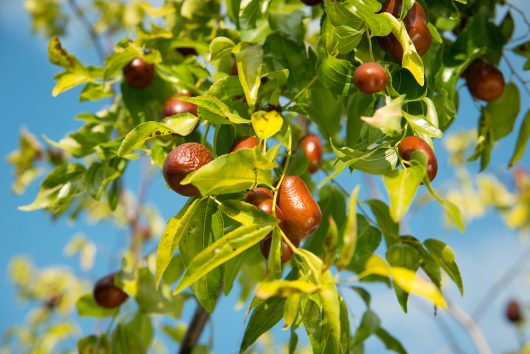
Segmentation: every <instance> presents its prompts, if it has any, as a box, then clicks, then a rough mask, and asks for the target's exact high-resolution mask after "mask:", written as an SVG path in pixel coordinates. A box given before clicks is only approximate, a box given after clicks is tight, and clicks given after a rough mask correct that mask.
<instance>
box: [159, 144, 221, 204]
mask: <svg viewBox="0 0 530 354" xmlns="http://www.w3.org/2000/svg"><path fill="white" fill-rule="evenodd" d="M212 160H213V157H212V154H210V151H208V149H207V148H206V147H204V146H203V145H201V144H199V143H185V144H182V145H179V146H177V147H176V148H174V149H173V150H172V151H171V152H170V153H169V154H168V155H167V157H166V160H165V161H164V168H163V173H164V179H165V180H166V183H167V184H168V186H169V187H170V188H171V189H173V190H174V191H175V192H177V193H178V194H181V195H184V196H187V197H190V196H193V195H196V194H199V190H198V189H197V188H196V187H195V186H193V185H192V184H180V182H181V181H182V180H183V179H184V178H185V177H186V176H187V175H188V174H189V173H190V172H193V171H196V170H198V169H199V168H201V167H202V166H204V165H206V164H207V163H208V162H210V161H212Z"/></svg>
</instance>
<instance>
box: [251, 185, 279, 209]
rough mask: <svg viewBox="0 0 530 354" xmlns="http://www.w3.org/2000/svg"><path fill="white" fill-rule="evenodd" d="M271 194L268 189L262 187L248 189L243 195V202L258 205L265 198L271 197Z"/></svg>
mask: <svg viewBox="0 0 530 354" xmlns="http://www.w3.org/2000/svg"><path fill="white" fill-rule="evenodd" d="M272 198H273V194H272V191H271V190H270V189H267V188H263V187H257V188H254V189H252V190H250V191H248V193H247V195H246V196H245V202H247V203H250V204H253V205H258V204H259V203H261V202H262V201H264V200H265V199H272Z"/></svg>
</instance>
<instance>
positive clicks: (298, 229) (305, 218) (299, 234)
mask: <svg viewBox="0 0 530 354" xmlns="http://www.w3.org/2000/svg"><path fill="white" fill-rule="evenodd" d="M278 206H279V207H280V209H282V212H283V216H284V223H283V230H284V231H285V234H286V235H287V236H288V237H289V238H291V239H293V238H294V239H297V240H301V239H303V238H305V237H307V236H310V235H312V234H313V233H314V232H315V231H316V230H317V229H318V227H319V226H320V223H321V222H322V213H321V211H320V207H319V205H318V203H317V202H316V201H315V200H314V199H313V196H312V195H311V192H310V191H309V189H308V188H307V186H306V184H305V183H304V181H303V180H302V179H301V178H300V177H297V176H285V178H284V179H283V181H282V184H281V186H280V191H279V194H278Z"/></svg>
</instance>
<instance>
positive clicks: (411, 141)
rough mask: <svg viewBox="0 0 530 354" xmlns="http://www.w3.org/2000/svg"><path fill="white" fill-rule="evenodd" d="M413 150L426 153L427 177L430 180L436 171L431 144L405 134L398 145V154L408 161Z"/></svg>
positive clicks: (435, 160)
mask: <svg viewBox="0 0 530 354" xmlns="http://www.w3.org/2000/svg"><path fill="white" fill-rule="evenodd" d="M415 151H421V152H423V153H424V154H425V155H427V177H428V178H429V182H431V181H432V180H433V179H434V177H436V173H437V172H438V160H437V159H436V155H435V154H434V151H433V150H432V148H431V146H430V145H429V144H427V142H426V141H425V140H423V139H421V138H418V137H417V136H407V137H406V138H405V139H403V140H402V141H401V143H400V144H399V146H398V152H399V156H401V158H402V159H403V160H405V161H410V157H411V156H412V153H413V152H415Z"/></svg>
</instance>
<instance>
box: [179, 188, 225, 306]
mask: <svg viewBox="0 0 530 354" xmlns="http://www.w3.org/2000/svg"><path fill="white" fill-rule="evenodd" d="M216 211H217V206H216V204H215V203H214V201H213V200H211V199H209V198H205V199H201V200H200V201H199V204H197V206H196V207H195V208H194V211H193V213H192V214H190V215H189V216H188V215H187V218H188V222H189V223H190V226H189V228H188V232H186V233H184V236H183V237H182V238H181V240H180V242H179V250H180V254H181V256H182V259H183V261H184V264H185V265H186V266H189V264H190V263H191V262H192V261H193V259H194V258H195V257H196V256H197V255H198V254H199V253H200V252H202V251H203V250H204V249H205V248H206V247H208V246H209V245H210V244H212V243H213V242H214V241H215V235H214V230H213V215H214V213H215V212H216ZM222 232H223V230H221V231H220V233H221V235H222ZM220 286H221V268H216V269H213V270H212V271H210V272H209V273H208V274H206V275H205V276H204V277H201V278H200V279H198V280H197V281H196V282H195V283H194V284H193V285H192V286H191V290H192V291H193V293H194V294H195V297H196V298H197V300H198V301H199V303H200V304H201V306H202V307H203V308H204V309H205V310H206V311H208V312H210V313H212V312H213V310H214V308H215V305H216V303H217V294H218V293H219V289H220Z"/></svg>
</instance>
